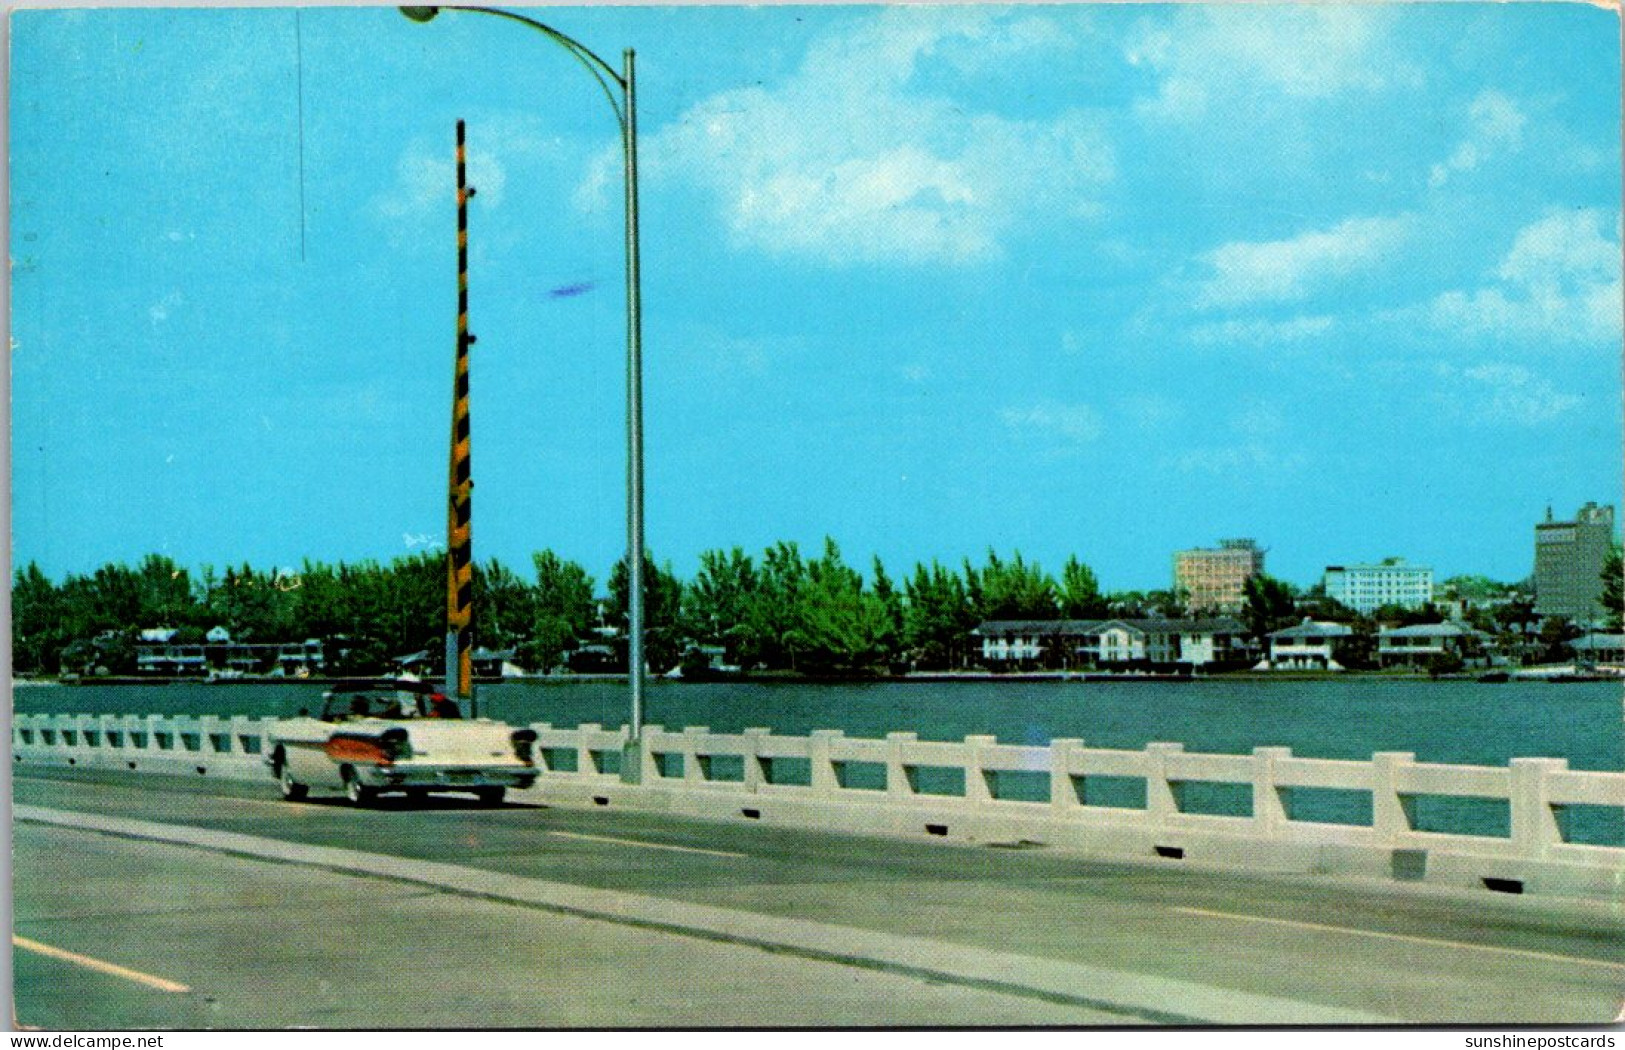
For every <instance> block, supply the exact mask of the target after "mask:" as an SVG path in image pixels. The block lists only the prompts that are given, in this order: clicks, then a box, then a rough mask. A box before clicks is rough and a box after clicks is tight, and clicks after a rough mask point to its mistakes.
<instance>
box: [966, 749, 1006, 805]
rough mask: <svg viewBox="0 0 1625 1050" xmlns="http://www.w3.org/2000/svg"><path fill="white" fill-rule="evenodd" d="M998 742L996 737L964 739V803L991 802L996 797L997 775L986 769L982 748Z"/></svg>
mask: <svg viewBox="0 0 1625 1050" xmlns="http://www.w3.org/2000/svg"><path fill="white" fill-rule="evenodd" d="M998 742H999V738H998V737H996V736H968V737H966V738H965V801H967V802H992V801H993V800H994V799H995V798H997V797H998V791H997V789H996V787H995V784H996V782H997V778H998V774H997V773H995V772H992V771H990V770H988V769H987V768H986V756H985V752H984V751H983V749H984V748H989V747H992V746H994V745H995V744H997V743H998Z"/></svg>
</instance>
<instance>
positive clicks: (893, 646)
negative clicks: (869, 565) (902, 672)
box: [872, 554, 903, 663]
mask: <svg viewBox="0 0 1625 1050" xmlns="http://www.w3.org/2000/svg"><path fill="white" fill-rule="evenodd" d="M874 569H875V575H874V583H873V585H872V586H873V593H874V596H875V600H876V601H878V602H880V607H881V609H883V610H885V613H886V632H885V635H884V636H883V637H882V639H881V646H882V648H883V649H884V650H885V653H886V662H887V663H894V662H895V661H896V660H897V658H898V656H899V655H900V654H901V652H902V649H903V596H902V595H901V594H900V593H898V590H897V585H896V584H894V583H892V579H891V577H890V576H888V575H886V566H885V565H883V564H881V561H880V556H879V555H878V554H877V555H875V565H874Z"/></svg>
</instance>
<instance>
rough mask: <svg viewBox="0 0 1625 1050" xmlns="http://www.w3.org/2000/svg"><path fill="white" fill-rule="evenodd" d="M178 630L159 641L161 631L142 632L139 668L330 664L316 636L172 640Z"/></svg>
mask: <svg viewBox="0 0 1625 1050" xmlns="http://www.w3.org/2000/svg"><path fill="white" fill-rule="evenodd" d="M217 630H219V628H217ZM176 633H177V632H175V631H169V632H168V638H164V639H162V640H160V639H159V636H158V633H155V632H149V631H142V632H141V634H140V636H139V637H141V638H142V639H144V640H143V641H140V642H137V643H136V646H135V669H136V671H137V672H139V673H141V674H153V675H205V674H208V673H210V672H211V671H236V672H240V673H243V674H257V673H266V672H269V673H271V674H300V673H305V674H308V673H310V672H311V671H320V670H323V669H324V668H325V667H326V666H327V660H326V655H325V653H324V646H323V644H322V642H321V641H320V640H319V639H316V638H309V639H306V640H305V641H303V642H194V643H177V642H175V641H173V639H174V637H175V634H176ZM210 633H211V635H212V634H213V633H214V632H210Z"/></svg>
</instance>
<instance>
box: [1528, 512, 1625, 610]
mask: <svg viewBox="0 0 1625 1050" xmlns="http://www.w3.org/2000/svg"><path fill="white" fill-rule="evenodd" d="M1613 542H1614V508H1613V507H1612V506H1606V507H1599V506H1598V505H1597V504H1595V503H1587V504H1586V505H1585V506H1583V507H1581V508H1580V510H1579V513H1577V514H1575V516H1574V520H1573V521H1553V520H1552V508H1550V507H1547V508H1546V520H1545V521H1543V522H1540V523H1539V524H1537V525H1536V526H1535V612H1537V613H1539V614H1540V615H1541V616H1566V617H1568V618H1569V619H1570V620H1572V621H1573V622H1574V623H1577V624H1590V623H1595V622H1599V621H1601V620H1602V616H1603V608H1602V566H1603V562H1604V561H1606V560H1607V558H1608V549H1609V547H1611V546H1612V545H1613Z"/></svg>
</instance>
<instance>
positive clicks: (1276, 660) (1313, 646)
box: [1269, 617, 1354, 671]
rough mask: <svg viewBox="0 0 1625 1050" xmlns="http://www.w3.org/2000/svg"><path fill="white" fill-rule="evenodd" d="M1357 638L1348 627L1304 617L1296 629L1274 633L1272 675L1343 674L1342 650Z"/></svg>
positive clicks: (1270, 656)
mask: <svg viewBox="0 0 1625 1050" xmlns="http://www.w3.org/2000/svg"><path fill="white" fill-rule="evenodd" d="M1353 636H1354V628H1352V627H1350V626H1349V625H1348V624H1346V623H1324V622H1321V621H1318V620H1311V619H1309V618H1308V617H1304V621H1303V622H1302V623H1300V624H1298V625H1297V626H1295V627H1288V628H1285V629H1284V630H1280V631H1272V632H1270V636H1269V666H1270V670H1272V671H1341V670H1343V665H1342V664H1341V663H1338V661H1337V653H1338V650H1339V649H1341V648H1343V647H1344V646H1346V645H1347V644H1348V639H1350V638H1352V637H1353Z"/></svg>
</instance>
